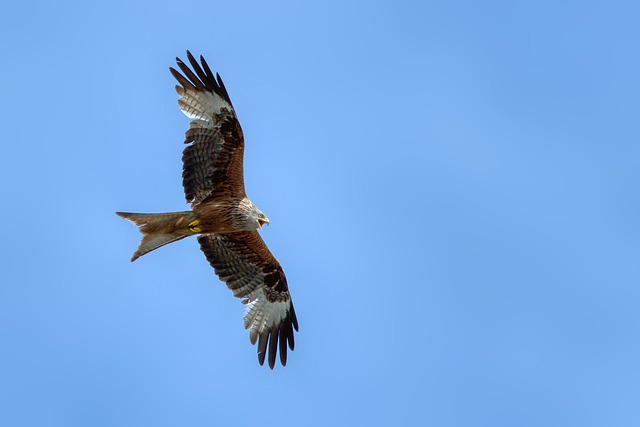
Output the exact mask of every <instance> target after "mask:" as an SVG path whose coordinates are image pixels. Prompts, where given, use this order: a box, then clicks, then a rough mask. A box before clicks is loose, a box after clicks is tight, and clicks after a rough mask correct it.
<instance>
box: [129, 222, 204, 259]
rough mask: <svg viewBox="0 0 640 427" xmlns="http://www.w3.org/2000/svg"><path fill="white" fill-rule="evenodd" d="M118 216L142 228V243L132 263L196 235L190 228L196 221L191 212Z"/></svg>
mask: <svg viewBox="0 0 640 427" xmlns="http://www.w3.org/2000/svg"><path fill="white" fill-rule="evenodd" d="M116 215H118V216H120V217H122V218H124V219H128V220H129V221H131V222H133V223H134V224H135V225H137V226H138V227H140V232H141V233H142V241H141V242H140V245H139V246H138V249H136V251H135V252H134V254H133V257H132V258H131V261H135V260H136V259H138V258H139V257H141V256H142V255H144V254H146V253H149V252H151V251H153V250H154V249H158V248H159V247H161V246H164V245H166V244H169V243H171V242H175V241H176V240H180V239H184V238H185V237H187V236H190V235H192V234H194V233H193V232H192V231H189V228H188V225H189V223H190V222H191V221H193V220H194V219H195V218H194V215H193V212H190V211H185V212H168V213H157V214H141V213H129V212H116Z"/></svg>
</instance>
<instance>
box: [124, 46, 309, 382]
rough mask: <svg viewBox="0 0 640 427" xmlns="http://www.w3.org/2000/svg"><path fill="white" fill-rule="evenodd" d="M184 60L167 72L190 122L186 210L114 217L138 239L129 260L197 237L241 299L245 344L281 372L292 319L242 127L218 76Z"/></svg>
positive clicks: (218, 272)
mask: <svg viewBox="0 0 640 427" xmlns="http://www.w3.org/2000/svg"><path fill="white" fill-rule="evenodd" d="M187 60H188V62H189V64H190V65H191V68H189V66H188V65H187V64H186V63H185V62H183V61H182V60H181V59H180V58H176V63H177V66H178V68H179V69H180V71H178V70H176V69H175V68H173V67H169V71H170V72H171V74H172V75H173V77H175V79H176V80H177V82H178V85H176V87H175V88H176V92H177V93H178V96H179V99H178V105H179V107H180V109H181V110H182V112H183V113H184V114H185V115H186V116H187V117H189V118H190V119H191V121H190V122H189V129H188V130H187V131H186V133H185V140H184V143H185V144H186V148H185V149H184V150H183V152H182V163H183V167H182V186H183V188H184V193H185V198H186V201H187V203H188V204H190V205H191V210H187V211H181V212H166V213H132V212H116V214H117V215H118V216H120V217H122V218H124V219H127V220H129V221H131V222H132V223H133V224H135V225H136V226H138V227H139V230H140V232H141V233H142V240H141V241H140V245H139V246H138V248H137V249H136V251H135V252H134V254H133V257H132V258H131V261H132V262H133V261H135V260H136V259H138V258H139V257H141V256H143V255H145V254H147V253H149V252H151V251H153V250H155V249H158V248H159V247H161V246H164V245H167V244H169V243H172V242H175V241H178V240H181V239H184V238H186V237H189V236H197V239H198V243H199V244H200V249H201V250H202V252H203V253H204V255H205V258H206V259H207V261H208V262H209V264H210V265H211V267H213V269H214V271H215V273H216V275H217V276H218V277H219V279H220V280H221V281H222V282H224V283H226V285H227V287H228V288H229V289H230V290H231V291H232V292H233V295H234V296H235V297H237V298H242V299H243V300H242V302H243V303H244V304H245V311H244V316H243V318H244V327H245V329H248V330H249V339H250V341H251V344H253V345H255V344H256V343H257V352H258V362H259V363H260V365H264V361H265V358H267V355H268V358H267V360H268V363H269V367H270V368H271V369H273V368H274V366H275V363H276V357H277V355H278V353H279V356H280V357H279V358H280V363H281V364H282V366H286V364H287V347H288V348H289V349H291V350H292V351H293V349H294V347H295V342H294V330H295V331H296V332H297V331H298V320H297V317H296V312H295V310H294V308H293V303H292V301H291V295H290V293H289V287H288V285H287V279H286V277H285V274H284V271H283V269H282V266H281V265H280V263H279V262H278V261H277V260H276V258H275V257H274V256H273V254H272V253H271V251H270V250H269V248H268V247H267V245H266V244H265V242H264V240H262V238H261V237H260V234H259V233H258V229H260V230H261V229H262V226H263V225H265V224H269V219H268V218H267V216H266V215H265V214H264V212H262V211H261V210H260V209H258V208H257V207H256V206H255V205H254V204H253V203H252V202H251V200H250V199H249V197H248V196H247V194H246V192H245V186H244V172H243V157H244V145H245V144H244V135H243V133H242V128H241V127H240V122H239V121H238V118H237V116H236V112H235V109H234V108H233V104H232V103H231V98H230V97H229V94H228V92H227V89H226V88H225V86H224V83H223V82H222V79H221V78H220V75H219V74H218V73H216V74H215V76H214V74H213V73H212V71H211V69H210V67H209V65H208V64H207V62H206V61H205V59H204V57H203V56H202V55H200V63H198V61H197V60H196V59H195V57H194V56H193V55H192V54H191V52H189V51H187ZM278 350H279V351H278Z"/></svg>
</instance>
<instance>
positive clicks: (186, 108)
mask: <svg viewBox="0 0 640 427" xmlns="http://www.w3.org/2000/svg"><path fill="white" fill-rule="evenodd" d="M177 89H178V94H179V95H180V99H179V100H178V105H179V106H180V109H181V110H182V112H183V113H184V114H185V115H186V116H187V117H189V118H190V119H199V120H201V121H205V122H207V123H209V126H211V123H212V122H213V117H214V116H215V115H216V114H220V113H221V112H222V110H223V109H226V110H227V111H229V112H230V113H233V108H232V107H231V105H229V103H228V102H227V101H225V100H224V99H223V98H222V97H220V96H218V95H216V94H215V93H213V92H209V91H194V90H191V89H183V88H181V87H180V86H178V87H177Z"/></svg>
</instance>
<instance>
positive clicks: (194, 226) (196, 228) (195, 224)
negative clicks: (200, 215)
mask: <svg viewBox="0 0 640 427" xmlns="http://www.w3.org/2000/svg"><path fill="white" fill-rule="evenodd" d="M187 228H188V229H189V231H191V232H192V233H199V232H201V231H202V228H200V220H199V219H196V220H193V221H191V222H190V223H189V225H187Z"/></svg>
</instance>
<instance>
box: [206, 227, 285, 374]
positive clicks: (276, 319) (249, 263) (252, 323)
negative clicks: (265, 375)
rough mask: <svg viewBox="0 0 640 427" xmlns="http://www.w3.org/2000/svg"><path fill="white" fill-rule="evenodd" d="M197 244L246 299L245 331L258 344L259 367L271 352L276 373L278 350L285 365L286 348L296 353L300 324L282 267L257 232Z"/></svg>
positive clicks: (209, 237) (211, 237) (212, 237)
mask: <svg viewBox="0 0 640 427" xmlns="http://www.w3.org/2000/svg"><path fill="white" fill-rule="evenodd" d="M198 242H199V243H200V248H201V249H202V251H203V252H204V254H205V256H206V257H207V260H208V261H209V263H210V264H211V266H212V267H213V268H214V269H215V271H216V274H217V275H218V276H219V277H220V280H222V281H223V282H226V284H227V286H228V287H229V289H231V291H233V295H234V296H236V297H238V298H245V299H244V300H243V303H244V304H246V305H247V308H246V310H245V313H244V327H245V328H246V329H249V331H250V335H249V338H250V339H251V343H252V344H255V343H256V342H257V343H258V361H259V362H260V364H261V365H262V364H263V363H264V360H265V356H266V354H267V351H268V353H269V358H268V360H269V366H270V367H271V369H273V367H274V365H275V362H276V354H277V352H278V346H279V347H280V362H281V363H282V365H283V366H284V365H286V363H287V345H288V346H289V348H290V349H291V350H293V348H294V339H293V330H294V329H295V330H296V331H297V330H298V320H297V319H296V313H295V311H294V309H293V304H292V303H291V296H290V295H289V289H288V287H287V279H286V278H285V276H284V272H283V271H282V267H280V264H279V263H278V261H277V260H276V259H275V257H274V256H273V255H272V254H271V252H270V251H269V248H267V245H266V244H265V243H264V241H263V240H262V238H261V237H260V235H259V234H258V232H257V231H247V232H238V233H229V234H220V235H213V234H205V235H202V236H200V237H198Z"/></svg>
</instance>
